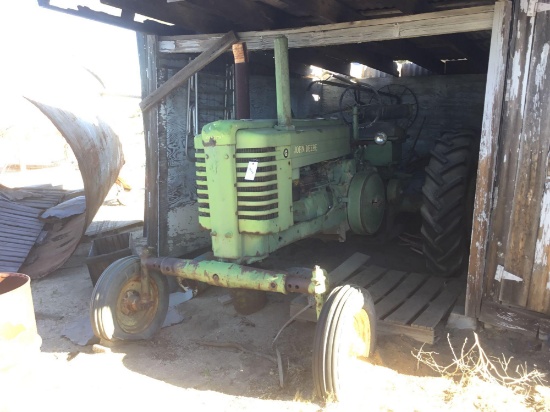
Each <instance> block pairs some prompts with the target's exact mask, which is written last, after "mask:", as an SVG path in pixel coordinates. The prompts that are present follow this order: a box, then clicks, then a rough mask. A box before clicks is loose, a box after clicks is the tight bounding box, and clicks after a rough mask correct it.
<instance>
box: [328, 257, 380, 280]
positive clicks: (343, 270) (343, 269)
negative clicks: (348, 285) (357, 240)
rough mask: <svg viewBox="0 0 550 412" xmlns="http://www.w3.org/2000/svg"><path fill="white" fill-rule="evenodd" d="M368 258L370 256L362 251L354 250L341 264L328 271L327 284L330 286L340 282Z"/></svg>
mask: <svg viewBox="0 0 550 412" xmlns="http://www.w3.org/2000/svg"><path fill="white" fill-rule="evenodd" d="M369 259H370V256H367V255H364V254H363V253H359V252H355V253H354V254H353V255H351V256H350V257H349V258H347V259H346V260H345V261H344V262H343V263H342V264H341V265H339V266H338V267H337V268H336V269H334V270H333V271H331V272H330V273H329V275H328V279H329V285H331V287H334V286H337V285H339V284H341V283H342V282H344V280H345V279H346V278H347V277H349V276H350V275H351V274H353V272H355V271H356V270H357V269H359V268H360V267H361V266H362V265H364V264H365V263H366V262H367V260H369Z"/></svg>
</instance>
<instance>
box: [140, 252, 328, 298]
mask: <svg viewBox="0 0 550 412" xmlns="http://www.w3.org/2000/svg"><path fill="white" fill-rule="evenodd" d="M141 265H142V268H143V269H144V270H155V271H158V272H160V273H162V274H163V275H166V276H177V277H182V278H186V279H192V280H197V281H199V282H203V283H208V284H209V285H214V286H221V287H225V288H240V289H251V290H263V291H266V292H277V293H283V294H287V293H290V292H292V293H304V294H316V293H319V291H320V289H319V284H318V282H317V279H316V278H315V276H314V275H315V273H316V271H313V272H312V278H310V279H307V278H304V277H303V276H298V275H291V274H288V273H286V272H274V271H271V270H264V269H259V268H253V267H249V266H243V265H238V264H236V263H228V262H218V261H215V260H202V261H199V260H191V259H176V258H169V257H159V258H156V257H151V256H150V254H149V253H148V252H145V253H143V254H142V256H141ZM321 293H324V291H322V292H321Z"/></svg>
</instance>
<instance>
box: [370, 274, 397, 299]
mask: <svg viewBox="0 0 550 412" xmlns="http://www.w3.org/2000/svg"><path fill="white" fill-rule="evenodd" d="M406 274H407V273H406V272H402V271H400V270H388V271H387V272H386V273H385V274H384V276H383V277H382V279H380V280H379V281H378V282H376V283H375V284H374V285H372V286H371V287H369V288H368V290H369V292H370V294H371V296H372V299H373V300H374V301H375V302H376V301H378V300H379V299H380V298H382V297H383V296H384V295H385V294H386V293H388V292H389V291H390V290H392V289H393V288H394V287H395V286H396V285H397V284H398V283H399V282H400V281H401V279H403V277H404V276H405V275H406Z"/></svg>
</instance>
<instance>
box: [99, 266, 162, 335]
mask: <svg viewBox="0 0 550 412" xmlns="http://www.w3.org/2000/svg"><path fill="white" fill-rule="evenodd" d="M140 273H141V264H140V259H139V258H138V257H137V256H128V257H125V258H122V259H120V260H117V261H116V262H113V263H112V264H111V265H109V266H108V267H107V269H105V271H104V272H103V273H102V274H101V276H100V278H99V280H98V281H97V284H96V285H95V288H94V291H93V292H92V299H91V302H90V320H91V323H92V329H93V331H94V334H95V335H96V336H97V337H98V338H101V339H105V340H110V341H112V340H139V339H149V338H151V337H152V336H153V335H154V334H155V332H157V331H158V330H159V329H160V327H161V326H162V323H163V322H164V318H165V317H166V312H167V311H168V295H169V290H168V282H167V281H166V278H165V276H164V275H161V274H159V273H157V272H153V271H150V272H149V294H150V299H149V300H148V302H142V296H141V281H140Z"/></svg>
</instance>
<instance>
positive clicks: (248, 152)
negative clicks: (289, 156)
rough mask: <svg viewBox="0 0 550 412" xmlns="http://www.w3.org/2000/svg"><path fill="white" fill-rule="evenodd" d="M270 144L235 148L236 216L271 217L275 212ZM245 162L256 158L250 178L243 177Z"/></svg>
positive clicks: (275, 177) (275, 165)
mask: <svg viewBox="0 0 550 412" xmlns="http://www.w3.org/2000/svg"><path fill="white" fill-rule="evenodd" d="M275 155H276V152H275V148H274V147H262V148H249V149H237V155H236V163H237V164H236V167H237V212H238V216H239V220H255V221H258V220H271V219H276V218H277V217H278V216H279V203H278V202H277V201H276V200H277V199H278V198H277V189H278V186H277V164H276V163H275V159H276V157H275ZM248 162H258V167H257V169H256V175H255V176H254V180H245V179H244V177H245V174H246V169H247V167H246V165H247V164H248Z"/></svg>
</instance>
